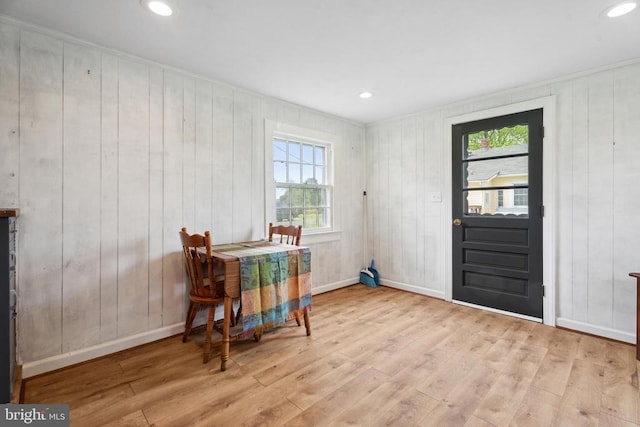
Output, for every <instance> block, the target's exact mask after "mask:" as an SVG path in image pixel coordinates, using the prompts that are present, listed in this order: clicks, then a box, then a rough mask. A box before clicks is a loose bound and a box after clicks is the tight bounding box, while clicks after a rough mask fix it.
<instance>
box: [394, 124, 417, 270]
mask: <svg viewBox="0 0 640 427" xmlns="http://www.w3.org/2000/svg"><path fill="white" fill-rule="evenodd" d="M416 135H417V128H416V117H415V116H413V117H409V118H407V119H405V120H403V121H402V153H401V156H402V157H401V166H400V169H399V171H400V174H399V175H400V177H401V180H402V188H401V189H400V192H401V196H402V216H401V219H400V223H399V224H398V225H399V227H398V231H399V232H400V235H401V239H402V245H401V247H400V248H398V249H399V250H400V252H401V254H402V264H401V270H402V271H403V272H404V273H405V274H406V275H407V276H408V278H409V279H410V280H411V282H412V283H416V282H417V281H418V275H417V274H416V255H417V251H416V248H417V246H418V242H417V239H418V235H417V233H416V229H417V226H418V224H417V222H418V218H417V214H418V203H419V202H420V200H422V197H421V195H418V191H417V182H418V181H417V173H418V164H417V163H416V162H417V155H416V154H417V146H416Z"/></svg>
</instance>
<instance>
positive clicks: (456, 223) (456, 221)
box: [453, 218, 462, 227]
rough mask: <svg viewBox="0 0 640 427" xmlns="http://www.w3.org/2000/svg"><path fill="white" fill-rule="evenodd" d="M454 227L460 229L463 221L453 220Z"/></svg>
mask: <svg viewBox="0 0 640 427" xmlns="http://www.w3.org/2000/svg"><path fill="white" fill-rule="evenodd" d="M453 225H455V226H456V227H459V226H461V225H462V221H460V218H456V219H454V220H453Z"/></svg>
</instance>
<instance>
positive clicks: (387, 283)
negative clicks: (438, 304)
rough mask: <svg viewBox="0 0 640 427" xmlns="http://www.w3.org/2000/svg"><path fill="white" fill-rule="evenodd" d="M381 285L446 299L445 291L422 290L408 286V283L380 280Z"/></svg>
mask: <svg viewBox="0 0 640 427" xmlns="http://www.w3.org/2000/svg"><path fill="white" fill-rule="evenodd" d="M380 284H381V285H384V286H388V287H390V288H395V289H400V290H403V291H407V292H413V293H414V294H420V295H426V296H428V297H433V298H438V299H444V291H436V290H433V289H426V288H420V287H418V286H413V285H407V284H406V283H401V282H394V281H393V280H388V279H380Z"/></svg>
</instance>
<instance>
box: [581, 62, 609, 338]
mask: <svg viewBox="0 0 640 427" xmlns="http://www.w3.org/2000/svg"><path fill="white" fill-rule="evenodd" d="M612 77H613V74H612V72H605V73H601V74H598V75H596V76H593V77H591V78H589V124H588V130H589V143H588V147H589V163H588V164H589V174H588V186H589V188H588V198H589V203H588V210H587V212H586V214H587V215H588V216H589V225H588V229H587V233H588V234H589V264H588V274H589V299H588V310H589V316H588V321H589V323H592V324H596V325H602V326H606V327H611V326H612V323H613V319H612V316H613V283H612V277H613V240H612V236H613V222H612V215H613V209H612V207H613V194H614V189H613V185H612V184H613V79H612Z"/></svg>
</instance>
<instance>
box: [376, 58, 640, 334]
mask: <svg viewBox="0 0 640 427" xmlns="http://www.w3.org/2000/svg"><path fill="white" fill-rule="evenodd" d="M549 95H555V99H556V117H555V120H556V122H555V126H556V129H555V134H556V138H555V142H554V144H553V145H551V146H550V145H549V144H547V143H546V142H545V147H544V150H552V157H553V158H554V159H556V162H557V170H556V171H555V181H556V182H555V185H556V188H557V197H556V198H557V200H555V201H554V203H553V206H551V207H550V208H551V209H552V210H553V212H552V214H553V217H554V218H555V227H556V230H554V232H555V241H554V242H552V244H553V246H552V248H553V251H554V252H555V254H556V256H555V262H556V266H555V272H556V277H555V278H554V279H555V286H556V289H555V291H556V298H557V316H558V318H557V323H558V324H559V325H561V326H566V327H569V328H574V329H578V330H582V331H585V332H590V333H595V334H599V335H604V336H608V337H611V338H615V339H622V340H626V341H629V342H635V315H636V307H635V281H634V280H631V278H629V277H628V273H629V272H631V271H638V270H640V255H639V254H638V250H637V245H638V242H640V227H639V226H638V225H637V222H638V221H637V219H638V215H639V214H638V212H640V186H638V182H640V168H638V165H637V162H638V159H640V114H639V113H638V112H639V111H640V64H639V63H631V64H626V65H621V66H619V67H616V68H610V69H607V70H600V71H597V72H593V73H591V74H585V75H582V76H579V77H575V78H569V79H565V80H558V81H554V82H550V83H544V84H539V85H536V86H531V87H528V88H523V89H518V90H512V91H509V92H504V93H500V94H496V95H494V96H487V97H483V98H479V99H475V100H470V101H468V102H464V103H459V104H456V105H452V106H448V107H444V108H442V109H438V110H433V111H429V112H425V113H417V114H414V115H411V116H407V117H403V118H399V119H395V120H389V121H384V122H380V123H375V124H372V125H368V126H367V138H366V139H367V150H368V151H367V162H368V163H369V164H371V165H372V166H373V167H372V169H371V170H370V171H369V173H368V190H369V195H370V196H369V201H370V207H371V208H370V209H369V221H370V233H369V247H370V249H371V251H372V255H373V257H374V258H375V259H376V262H377V263H378V266H379V270H380V272H381V275H382V278H383V281H384V282H385V283H386V284H389V285H391V286H396V287H398V288H402V289H407V290H411V291H414V292H419V293H424V294H427V295H433V296H438V297H443V296H444V288H443V286H446V284H445V283H443V278H444V277H445V272H444V270H443V269H444V265H445V263H444V262H443V258H442V257H443V256H446V254H445V253H444V252H445V247H446V244H445V242H444V241H443V238H444V237H443V231H444V230H446V227H450V221H451V213H450V212H449V210H448V208H447V207H444V205H443V204H441V203H434V202H432V201H431V194H432V193H433V192H435V193H438V192H446V191H450V189H447V188H445V183H446V179H445V174H448V173H450V171H448V170H445V165H446V164H447V163H448V162H447V159H445V158H444V157H443V156H444V155H445V153H446V150H445V148H446V144H450V143H451V142H450V141H448V140H445V139H444V137H443V129H444V124H445V120H446V118H447V117H454V116H458V115H461V114H467V113H471V112H475V111H481V110H485V109H490V108H493V107H497V106H503V105H508V104H511V103H516V102H521V101H525V100H530V99H536V98H540V97H544V96H549ZM547 178H548V177H547ZM411 230H415V231H414V232H412V231H411Z"/></svg>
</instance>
